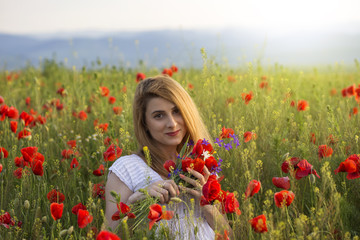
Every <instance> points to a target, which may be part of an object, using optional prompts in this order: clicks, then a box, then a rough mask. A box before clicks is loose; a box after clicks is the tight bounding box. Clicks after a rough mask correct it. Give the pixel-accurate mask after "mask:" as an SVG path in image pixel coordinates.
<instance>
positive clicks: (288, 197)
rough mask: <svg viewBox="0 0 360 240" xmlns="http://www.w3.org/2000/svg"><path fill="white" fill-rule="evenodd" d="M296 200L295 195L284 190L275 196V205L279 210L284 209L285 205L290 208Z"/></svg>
mask: <svg viewBox="0 0 360 240" xmlns="http://www.w3.org/2000/svg"><path fill="white" fill-rule="evenodd" d="M294 198H295V194H294V193H293V192H291V191H287V190H282V191H280V192H277V193H275V194H274V201H275V204H276V206H277V207H279V208H282V207H284V206H285V205H286V206H290V204H291V203H292V201H293V200H294Z"/></svg>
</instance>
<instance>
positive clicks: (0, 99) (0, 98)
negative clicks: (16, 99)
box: [0, 96, 5, 104]
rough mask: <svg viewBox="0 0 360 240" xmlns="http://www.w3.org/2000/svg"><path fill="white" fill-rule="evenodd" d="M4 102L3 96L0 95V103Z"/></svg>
mask: <svg viewBox="0 0 360 240" xmlns="http://www.w3.org/2000/svg"><path fill="white" fill-rule="evenodd" d="M4 102H5V100H4V98H3V97H2V96H0V104H3V103H4Z"/></svg>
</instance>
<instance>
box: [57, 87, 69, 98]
mask: <svg viewBox="0 0 360 240" xmlns="http://www.w3.org/2000/svg"><path fill="white" fill-rule="evenodd" d="M56 93H57V94H60V96H62V97H64V96H66V94H67V92H66V90H65V89H64V88H59V89H58V90H57V91H56Z"/></svg>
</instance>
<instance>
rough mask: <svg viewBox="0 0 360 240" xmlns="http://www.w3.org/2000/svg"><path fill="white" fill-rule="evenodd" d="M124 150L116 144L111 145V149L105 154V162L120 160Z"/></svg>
mask: <svg viewBox="0 0 360 240" xmlns="http://www.w3.org/2000/svg"><path fill="white" fill-rule="evenodd" d="M121 153H122V149H121V148H119V147H118V146H116V145H115V144H111V145H110V147H109V148H108V149H107V150H106V152H104V153H103V156H104V159H105V161H106V162H107V161H109V162H112V161H114V160H116V159H118V158H119V157H120V156H121Z"/></svg>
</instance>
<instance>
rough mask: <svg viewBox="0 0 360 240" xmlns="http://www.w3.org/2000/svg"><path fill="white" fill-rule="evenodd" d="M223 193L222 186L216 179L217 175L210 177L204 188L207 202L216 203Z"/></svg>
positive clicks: (203, 191)
mask: <svg viewBox="0 0 360 240" xmlns="http://www.w3.org/2000/svg"><path fill="white" fill-rule="evenodd" d="M220 191H221V185H220V183H219V182H218V181H217V179H216V175H210V177H209V178H208V180H207V182H206V183H205V184H204V186H203V188H202V193H203V196H204V198H205V199H206V201H208V202H212V201H214V200H215V199H216V198H217V197H218V195H219V193H220Z"/></svg>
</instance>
